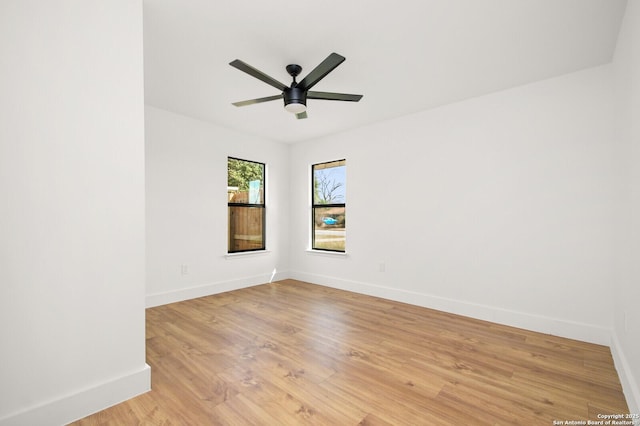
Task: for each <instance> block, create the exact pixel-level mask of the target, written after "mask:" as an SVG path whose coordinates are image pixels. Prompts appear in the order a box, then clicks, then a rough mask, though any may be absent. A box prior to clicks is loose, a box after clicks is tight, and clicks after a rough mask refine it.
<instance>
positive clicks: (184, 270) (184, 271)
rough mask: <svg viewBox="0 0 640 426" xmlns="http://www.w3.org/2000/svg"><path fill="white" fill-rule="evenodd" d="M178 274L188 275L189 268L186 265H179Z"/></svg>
mask: <svg viewBox="0 0 640 426" xmlns="http://www.w3.org/2000/svg"><path fill="white" fill-rule="evenodd" d="M180 273H181V274H182V275H188V274H189V266H188V265H180Z"/></svg>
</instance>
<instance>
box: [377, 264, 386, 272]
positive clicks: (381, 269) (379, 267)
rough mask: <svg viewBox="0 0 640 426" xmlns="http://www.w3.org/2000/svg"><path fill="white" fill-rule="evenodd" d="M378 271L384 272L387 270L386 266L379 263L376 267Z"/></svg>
mask: <svg viewBox="0 0 640 426" xmlns="http://www.w3.org/2000/svg"><path fill="white" fill-rule="evenodd" d="M378 270H379V271H380V272H384V271H386V270H387V265H385V264H384V262H382V263H380V264H379V265H378Z"/></svg>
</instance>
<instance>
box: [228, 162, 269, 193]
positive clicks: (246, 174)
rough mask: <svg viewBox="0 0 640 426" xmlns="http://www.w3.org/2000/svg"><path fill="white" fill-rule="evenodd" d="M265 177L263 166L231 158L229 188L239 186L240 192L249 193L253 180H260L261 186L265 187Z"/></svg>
mask: <svg viewBox="0 0 640 426" xmlns="http://www.w3.org/2000/svg"><path fill="white" fill-rule="evenodd" d="M263 175H264V165H263V164H260V163H254V162H251V161H244V160H238V159H236V158H229V162H228V167H227V186H237V187H238V190H239V191H248V190H249V182H251V181H252V180H259V181H260V182H261V185H264V182H262V180H263Z"/></svg>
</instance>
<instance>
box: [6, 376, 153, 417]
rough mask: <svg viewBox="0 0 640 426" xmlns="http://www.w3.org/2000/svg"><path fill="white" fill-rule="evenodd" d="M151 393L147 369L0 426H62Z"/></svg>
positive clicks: (50, 403) (90, 389)
mask: <svg viewBox="0 0 640 426" xmlns="http://www.w3.org/2000/svg"><path fill="white" fill-rule="evenodd" d="M149 390H151V368H150V367H149V366H148V365H146V364H145V366H144V367H143V368H142V369H140V370H138V371H135V372H133V373H130V374H127V375H124V376H122V377H118V378H116V379H113V380H109V381H107V382H104V383H101V384H99V385H97V386H93V387H91V388H87V389H84V390H81V391H79V392H76V393H73V394H70V395H67V396H64V397H62V398H59V399H56V400H53V401H50V402H46V403H44V404H40V405H38V406H36V407H33V408H30V409H27V410H24V411H22V412H20V413H17V414H12V415H10V416H8V417H4V418H2V419H0V426H32V425H62V424H68V423H71V422H73V421H76V420H79V419H81V418H83V417H86V416H88V415H90V414H93V413H96V412H98V411H101V410H104V409H105V408H109V407H111V406H113V405H116V404H119V403H121V402H123V401H126V400H128V399H131V398H133V397H135V396H138V395H140V394H143V393H145V392H148V391H149Z"/></svg>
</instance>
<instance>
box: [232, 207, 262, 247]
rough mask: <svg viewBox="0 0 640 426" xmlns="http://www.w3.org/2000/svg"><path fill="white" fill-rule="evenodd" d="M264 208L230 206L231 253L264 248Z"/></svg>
mask: <svg viewBox="0 0 640 426" xmlns="http://www.w3.org/2000/svg"><path fill="white" fill-rule="evenodd" d="M263 218H264V208H262V207H244V206H229V251H230V252H234V251H244V250H259V249H263V248H264V228H263V223H264V221H263Z"/></svg>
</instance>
